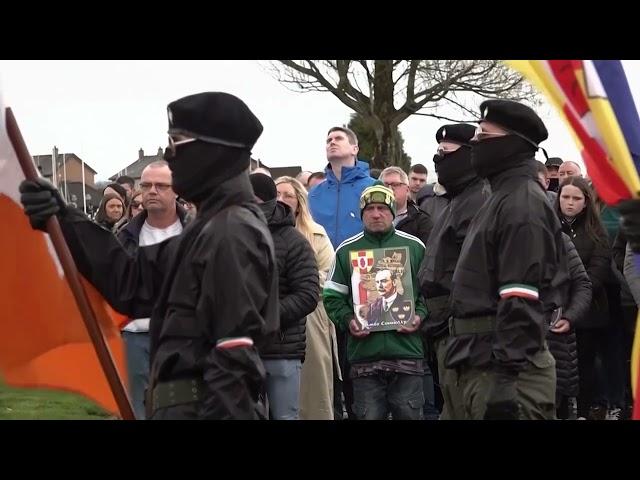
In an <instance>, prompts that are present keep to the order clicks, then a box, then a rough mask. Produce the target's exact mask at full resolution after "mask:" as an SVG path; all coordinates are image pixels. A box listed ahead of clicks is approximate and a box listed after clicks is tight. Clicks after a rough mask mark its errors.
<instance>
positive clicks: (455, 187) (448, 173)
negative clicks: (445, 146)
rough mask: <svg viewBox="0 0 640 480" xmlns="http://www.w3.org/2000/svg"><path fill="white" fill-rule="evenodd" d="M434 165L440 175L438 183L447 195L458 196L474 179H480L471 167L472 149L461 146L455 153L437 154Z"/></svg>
mask: <svg viewBox="0 0 640 480" xmlns="http://www.w3.org/2000/svg"><path fill="white" fill-rule="evenodd" d="M433 163H434V165H435V167H436V173H437V174H438V183H439V184H440V185H442V186H443V187H444V188H445V189H446V190H447V193H451V194H454V195H455V194H457V193H458V192H459V191H460V190H462V189H463V188H464V187H465V186H466V185H468V184H469V183H470V182H471V181H472V180H473V179H475V178H478V175H477V173H476V171H475V170H474V169H473V167H472V166H471V148H469V147H468V146H464V145H463V146H461V147H460V148H459V149H457V150H456V151H455V152H451V153H447V154H444V155H440V154H436V155H434V157H433Z"/></svg>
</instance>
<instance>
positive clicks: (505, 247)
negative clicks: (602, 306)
mask: <svg viewBox="0 0 640 480" xmlns="http://www.w3.org/2000/svg"><path fill="white" fill-rule="evenodd" d="M534 161H535V160H533V159H531V160H530V161H527V162H526V163H523V164H520V165H519V166H515V167H512V168H510V169H508V170H505V171H503V172H501V173H499V174H497V175H495V176H493V177H492V178H491V179H490V182H491V189H492V194H491V196H490V197H489V199H487V201H486V202H485V204H484V205H483V206H482V208H481V209H480V211H479V212H478V213H477V215H476V216H475V217H474V219H473V221H472V222H471V225H470V226H469V231H468V233H467V237H466V239H465V241H464V243H463V245H462V251H461V253H460V258H459V260H458V264H457V266H456V269H455V272H454V275H453V290H452V304H451V305H452V313H453V316H454V318H455V323H456V324H458V323H459V324H460V325H465V323H464V322H465V321H466V325H470V324H471V323H473V322H472V321H471V320H473V319H474V318H475V319H478V317H483V316H486V317H491V318H492V319H493V322H494V324H493V329H492V330H491V331H489V332H487V333H468V334H461V335H455V336H454V337H453V338H452V339H451V341H450V343H449V345H448V348H447V353H446V357H445V364H446V365H447V367H449V368H453V367H456V366H460V365H469V366H475V367H482V366H489V365H492V364H493V365H499V366H505V367H508V368H512V369H521V368H524V367H526V366H527V365H528V363H529V362H531V361H532V360H533V359H534V356H535V354H536V353H537V352H539V351H540V350H542V349H544V347H545V340H544V338H545V315H546V313H545V312H550V311H552V310H553V309H555V308H556V307H559V306H560V305H562V299H561V292H560V289H559V288H558V286H560V285H562V284H563V283H564V282H566V281H567V275H568V271H567V266H566V252H565V247H564V243H563V240H562V236H561V235H562V231H561V228H560V221H559V220H558V218H557V216H556V214H555V212H554V211H553V209H552V207H551V205H550V204H549V202H548V201H547V198H546V196H545V193H544V191H543V190H542V187H541V186H540V185H539V183H537V182H536V180H535V167H534V166H533V162H534Z"/></svg>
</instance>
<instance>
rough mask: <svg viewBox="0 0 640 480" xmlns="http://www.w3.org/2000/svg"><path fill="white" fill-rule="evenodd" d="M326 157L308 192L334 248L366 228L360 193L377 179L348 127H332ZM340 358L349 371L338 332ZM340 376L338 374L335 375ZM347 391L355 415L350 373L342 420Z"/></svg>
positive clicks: (347, 402)
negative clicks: (320, 177)
mask: <svg viewBox="0 0 640 480" xmlns="http://www.w3.org/2000/svg"><path fill="white" fill-rule="evenodd" d="M326 148H327V160H328V161H329V164H328V165H327V167H326V168H325V169H324V171H325V175H326V181H324V182H322V183H320V184H318V185H316V186H315V187H313V188H312V189H311V190H310V191H309V208H310V210H311V215H312V216H313V219H314V220H315V221H316V222H318V223H319V224H320V225H322V226H323V227H324V229H325V230H326V231H327V235H329V239H330V240H331V244H332V245H333V248H334V249H337V248H338V245H340V244H341V243H342V242H343V241H345V240H346V239H347V238H349V237H352V236H353V235H356V234H358V233H360V232H362V230H363V226H362V219H361V217H360V194H361V193H362V192H363V191H364V189H365V188H367V187H369V186H371V185H372V184H373V183H374V182H375V180H374V179H373V178H371V176H370V175H369V165H368V164H367V163H365V162H360V161H358V137H356V134H355V133H354V132H353V131H352V130H350V129H348V128H346V127H333V128H332V129H330V130H329V132H328V133H327V143H326ZM337 340H338V358H339V361H340V367H341V369H342V371H343V372H348V371H349V370H348V365H347V361H346V352H345V349H346V337H345V335H344V334H343V333H341V332H338V339H337ZM336 377H337V376H336ZM343 391H344V399H345V406H346V411H347V413H348V415H349V417H350V418H355V417H354V414H353V411H352V409H351V403H352V400H353V390H352V386H351V381H350V380H349V378H348V375H345V379H344V385H343V386H342V387H341V385H340V383H338V382H336V384H335V385H334V392H335V397H336V398H335V407H336V412H335V415H336V418H337V419H341V418H342V417H343V413H342V408H343V406H342V400H341V398H340V396H341V392H343Z"/></svg>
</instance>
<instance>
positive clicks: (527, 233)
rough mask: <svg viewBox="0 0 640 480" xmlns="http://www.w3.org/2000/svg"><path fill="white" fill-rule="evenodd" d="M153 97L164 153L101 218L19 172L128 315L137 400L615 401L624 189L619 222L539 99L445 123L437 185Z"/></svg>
mask: <svg viewBox="0 0 640 480" xmlns="http://www.w3.org/2000/svg"><path fill="white" fill-rule="evenodd" d="M168 111H169V130H168V133H169V144H168V147H167V149H166V151H165V160H160V161H155V162H153V163H151V164H149V165H148V166H147V167H146V168H145V169H144V170H143V171H142V174H141V178H140V180H139V182H138V184H137V185H136V182H135V181H134V179H132V178H130V177H126V176H123V177H120V178H118V179H117V181H116V182H115V183H112V184H109V185H108V186H107V187H106V188H105V190H104V192H103V198H102V201H101V203H100V207H99V209H98V211H97V214H96V215H95V218H94V219H89V218H87V217H86V216H85V215H84V214H82V213H81V212H80V211H79V210H77V209H75V208H73V207H71V206H69V205H67V204H65V203H64V201H63V200H62V198H61V196H60V195H59V193H58V192H57V190H56V189H55V187H53V186H52V185H50V184H48V183H47V182H46V181H45V180H42V179H40V180H38V181H25V182H23V183H22V185H21V187H20V189H21V192H22V202H23V204H24V206H25V212H26V214H27V215H28V216H29V218H30V221H31V224H32V226H33V227H34V228H37V229H41V230H43V229H44V228H45V223H46V219H47V218H48V217H49V216H51V215H57V216H58V217H59V218H60V222H61V225H62V229H63V233H64V235H65V238H66V240H67V242H68V244H69V247H70V250H71V252H72V254H73V256H74V259H75V261H76V263H77V265H78V268H79V270H80V272H81V273H82V274H83V275H84V276H85V277H86V278H87V279H88V280H89V281H90V282H91V283H92V284H93V285H94V286H96V288H97V289H98V290H99V291H100V292H101V293H102V294H103V296H104V297H105V299H106V300H107V301H109V303H110V304H111V305H112V306H113V307H114V309H116V310H117V311H118V312H121V313H122V314H124V315H126V317H127V320H126V321H125V322H123V324H122V325H121V329H122V337H123V341H124V344H125V347H126V357H127V367H128V380H129V385H128V387H129V396H130V399H131V402H132V405H133V407H134V412H135V415H136V418H138V419H145V418H146V419H195V418H198V419H267V418H269V419H276V420H294V419H303V420H334V419H335V420H342V419H357V420H365V419H378V420H384V419H393V420H402V419H406V420H420V419H425V420H435V419H457V420H462V419H511V420H515V419H556V418H557V419H591V420H604V419H607V420H619V419H623V418H628V416H629V414H630V406H631V404H632V400H631V386H630V385H631V382H630V373H629V372H630V367H629V362H630V358H631V345H632V338H633V333H634V329H635V318H636V315H637V303H638V302H640V275H638V274H637V272H636V271H635V264H634V263H633V254H634V252H637V251H640V248H638V247H640V232H639V233H638V234H636V232H637V231H638V230H640V227H639V225H640V221H637V217H640V214H638V213H637V212H638V207H637V206H636V204H634V203H631V204H628V205H626V206H623V207H621V209H622V213H623V214H624V217H623V221H622V223H621V222H620V220H621V213H620V211H619V210H618V209H616V208H613V207H611V206H607V205H605V204H604V203H603V202H602V201H601V200H600V199H599V198H598V196H597V192H596V191H595V190H594V188H593V186H592V185H591V183H590V182H589V179H588V177H587V176H586V172H582V171H581V167H580V165H579V164H577V163H575V162H573V161H570V160H566V161H563V159H560V158H557V157H552V158H546V161H545V162H544V163H543V162H540V161H538V160H536V158H535V154H536V152H537V151H538V150H540V143H542V142H543V141H545V140H546V139H547V138H548V136H549V132H548V131H547V129H546V126H545V125H544V123H543V121H542V120H541V119H540V117H539V116H538V115H537V114H536V112H535V111H534V110H533V109H532V108H530V107H529V106H527V105H524V104H522V103H518V102H513V101H508V100H486V101H484V102H483V103H482V104H481V105H480V112H479V117H480V120H479V121H478V122H477V123H476V124H470V123H469V124H467V123H458V124H447V125H442V126H441V127H440V128H439V129H438V130H437V131H436V132H434V133H435V143H434V151H435V155H434V157H433V163H434V166H435V173H436V174H437V181H436V182H435V183H428V181H427V174H428V171H427V169H426V168H425V167H424V166H423V165H421V164H415V165H413V166H412V167H411V168H410V170H409V171H408V172H406V171H404V170H402V169H401V168H399V167H396V166H389V167H387V168H385V169H383V170H381V171H374V170H373V169H371V168H370V166H369V164H368V163H367V162H364V161H362V160H360V159H359V157H358V151H359V147H358V139H357V136H356V134H355V133H354V132H353V131H352V130H350V129H349V128H347V127H333V128H330V129H329V130H328V132H327V136H326V140H325V141H326V156H327V162H328V163H327V164H326V167H325V169H324V171H322V172H320V171H318V172H301V173H300V174H299V175H298V176H297V178H292V177H280V178H275V179H273V178H271V174H270V172H269V170H268V169H265V168H259V169H254V170H253V171H251V169H250V154H251V149H252V147H253V146H254V144H255V142H256V141H257V140H258V137H259V136H260V134H261V133H262V125H261V123H260V121H259V120H258V119H257V118H256V117H255V115H254V114H253V113H252V112H251V110H250V109H249V108H248V107H247V105H246V104H244V102H242V100H240V99H238V98H237V97H234V96H232V95H229V94H226V93H220V92H214V93H201V94H196V95H190V96H188V97H184V98H181V99H179V100H176V101H175V102H172V103H171V104H169V107H168ZM544 155H545V157H546V152H544ZM621 224H622V228H621V227H620V225H621ZM628 237H629V238H628ZM634 299H635V300H634Z"/></svg>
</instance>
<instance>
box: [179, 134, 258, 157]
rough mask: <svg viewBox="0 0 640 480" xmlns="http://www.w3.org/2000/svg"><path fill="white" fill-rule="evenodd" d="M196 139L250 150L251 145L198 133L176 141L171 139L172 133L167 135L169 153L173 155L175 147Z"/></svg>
mask: <svg viewBox="0 0 640 480" xmlns="http://www.w3.org/2000/svg"><path fill="white" fill-rule="evenodd" d="M185 133H186V132H185ZM175 134H177V133H175ZM197 140H199V141H201V142H205V143H213V144H214V145H222V146H224V147H232V148H241V149H243V150H251V147H250V146H249V145H245V144H244V143H239V142H230V141H228V140H223V139H222V138H216V137H207V136H204V135H198V136H197V137H189V138H185V139H183V140H177V141H176V140H174V139H173V136H172V135H169V150H171V153H172V154H173V155H175V154H176V147H179V146H180V145H186V144H187V143H191V142H195V141H197Z"/></svg>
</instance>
